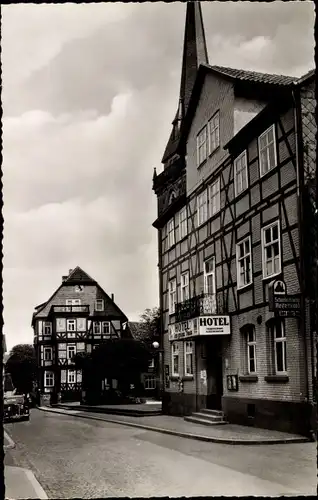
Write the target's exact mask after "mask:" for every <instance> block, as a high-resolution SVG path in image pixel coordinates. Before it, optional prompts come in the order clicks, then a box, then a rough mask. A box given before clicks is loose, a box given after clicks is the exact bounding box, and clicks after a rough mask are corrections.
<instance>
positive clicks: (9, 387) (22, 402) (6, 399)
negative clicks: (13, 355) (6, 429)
mask: <svg viewBox="0 0 318 500" xmlns="http://www.w3.org/2000/svg"><path fill="white" fill-rule="evenodd" d="M3 389H4V391H3V420H4V422H10V421H12V420H29V419H30V407H29V404H28V400H27V398H26V397H25V396H24V395H23V394H17V393H16V389H15V388H14V387H13V384H12V380H11V377H10V375H9V374H5V376H4V388H3Z"/></svg>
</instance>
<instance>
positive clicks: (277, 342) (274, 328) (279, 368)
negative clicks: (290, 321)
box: [270, 320, 287, 374]
mask: <svg viewBox="0 0 318 500" xmlns="http://www.w3.org/2000/svg"><path fill="white" fill-rule="evenodd" d="M270 328H271V337H272V339H273V342H274V366H275V373H277V374H280V373H286V372H287V353H286V340H287V339H286V332H285V323H284V321H283V320H280V321H275V323H272V325H271V327H270Z"/></svg>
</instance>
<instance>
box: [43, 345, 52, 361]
mask: <svg viewBox="0 0 318 500" xmlns="http://www.w3.org/2000/svg"><path fill="white" fill-rule="evenodd" d="M43 354H44V361H52V360H53V349H52V347H44V353H43Z"/></svg>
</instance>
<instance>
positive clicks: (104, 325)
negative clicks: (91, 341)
mask: <svg viewBox="0 0 318 500" xmlns="http://www.w3.org/2000/svg"><path fill="white" fill-rule="evenodd" d="M109 332H110V327H109V321H102V333H109Z"/></svg>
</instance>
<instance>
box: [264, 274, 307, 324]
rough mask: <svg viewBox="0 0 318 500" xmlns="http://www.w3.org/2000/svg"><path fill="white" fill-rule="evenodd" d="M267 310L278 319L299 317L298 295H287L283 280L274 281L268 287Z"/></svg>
mask: <svg viewBox="0 0 318 500" xmlns="http://www.w3.org/2000/svg"><path fill="white" fill-rule="evenodd" d="M268 301H269V310H270V311H272V312H275V315H276V316H278V317H285V318H286V317H292V318H297V317H299V316H300V312H301V305H300V295H287V287H286V283H285V282H284V281H283V280H274V281H272V282H271V283H270V284H269V286H268Z"/></svg>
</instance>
